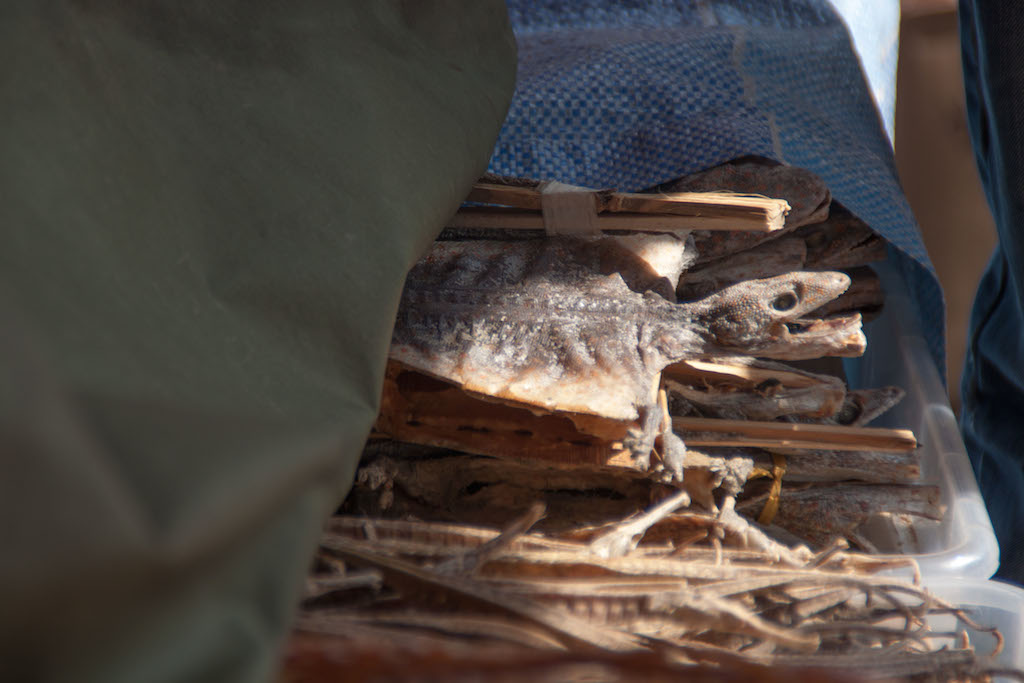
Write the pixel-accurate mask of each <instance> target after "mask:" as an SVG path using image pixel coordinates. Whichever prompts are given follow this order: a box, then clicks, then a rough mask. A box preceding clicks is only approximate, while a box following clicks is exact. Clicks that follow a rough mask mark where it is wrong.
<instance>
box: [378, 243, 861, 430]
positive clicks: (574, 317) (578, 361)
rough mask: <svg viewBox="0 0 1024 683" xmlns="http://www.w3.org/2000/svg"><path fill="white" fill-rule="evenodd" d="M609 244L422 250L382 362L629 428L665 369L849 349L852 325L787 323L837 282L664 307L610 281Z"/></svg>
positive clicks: (838, 287) (636, 274)
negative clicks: (687, 362) (708, 360)
mask: <svg viewBox="0 0 1024 683" xmlns="http://www.w3.org/2000/svg"><path fill="white" fill-rule="evenodd" d="M613 244H614V243H613V242H611V240H610V239H608V238H605V239H597V240H584V239H568V238H566V239H550V240H544V241H532V242H518V243H514V244H509V243H496V242H482V241H477V242H467V243H455V242H448V243H439V244H437V245H435V248H434V249H433V250H432V251H431V252H430V253H429V254H428V255H427V256H426V257H425V258H424V259H423V260H421V261H420V262H419V263H418V264H417V265H416V266H415V267H414V268H413V270H412V272H411V273H410V275H409V277H408V279H407V281H406V288H405V292H404V293H403V297H402V302H401V305H400V308H399V314H398V320H397V322H396V326H395V332H394V336H393V340H392V348H391V357H392V358H393V359H395V360H397V361H399V362H401V363H403V364H404V365H407V366H409V367H412V368H415V369H417V370H419V371H422V372H425V373H427V374H430V375H433V376H436V377H439V378H442V379H445V380H448V381H451V382H454V383H456V384H459V385H460V386H462V387H463V388H464V389H466V390H467V391H471V392H475V393H479V394H484V395H487V396H492V397H495V398H499V399H503V400H510V401H514V402H519V403H523V404H527V405H532V406H536V407H538V408H541V409H544V410H547V411H552V410H560V411H569V412H575V413H585V414H594V415H601V416H605V417H610V418H614V419H635V418H637V417H638V416H639V409H640V407H642V406H649V405H651V402H652V400H653V396H652V386H653V384H654V381H655V380H656V378H657V377H658V374H659V373H660V372H661V369H662V368H663V367H665V365H667V364H669V363H671V362H675V361H678V360H681V359H684V358H693V357H698V356H701V355H704V354H708V353H730V354H752V355H754V354H756V355H766V356H775V357H784V358H804V357H811V356H820V355H822V351H823V350H825V352H827V349H828V347H829V345H830V344H831V345H833V346H837V348H838V351H839V352H840V353H842V352H844V350H845V348H846V347H845V346H844V344H846V342H847V341H848V339H849V338H850V337H852V336H857V335H861V336H862V333H861V332H860V329H859V320H853V319H843V320H841V321H839V322H836V321H804V320H802V319H801V316H803V315H804V314H805V313H807V312H809V311H812V310H815V309H816V308H819V307H820V306H821V305H823V304H824V303H825V302H827V301H830V300H832V299H834V298H835V297H836V296H838V295H839V294H841V293H842V292H843V291H844V290H845V289H846V287H847V286H848V285H849V279H848V278H847V277H846V276H845V275H842V274H840V273H811V274H807V273H793V274H789V275H785V276H780V277H777V278H770V279H766V280H755V281H751V282H747V283H743V284H742V285H737V286H734V287H731V288H726V289H725V290H723V291H721V292H718V293H716V294H713V295H711V296H709V297H706V298H705V299H702V300H701V301H698V302H693V303H689V304H673V303H671V302H669V301H667V300H666V299H664V298H663V297H661V296H658V295H657V294H654V293H653V292H651V291H649V290H647V291H644V293H640V291H637V290H642V288H643V286H644V284H645V282H649V281H650V280H649V278H648V280H646V281H645V279H644V278H645V271H644V270H642V269H641V270H637V271H629V270H628V269H625V268H622V267H621V266H620V265H619V264H620V262H621V259H623V258H625V257H624V256H623V250H622V249H621V248H618V247H615V246H612V245H613ZM609 254H610V255H609ZM630 256H631V257H632V256H633V255H632V254H630ZM610 263H614V266H613V267H611V268H609V266H608V264H610ZM609 270H611V272H608V271H609Z"/></svg>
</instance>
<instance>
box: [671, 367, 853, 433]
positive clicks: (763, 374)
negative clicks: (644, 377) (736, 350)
mask: <svg viewBox="0 0 1024 683" xmlns="http://www.w3.org/2000/svg"><path fill="white" fill-rule="evenodd" d="M663 377H664V380H665V387H666V389H667V390H668V398H669V412H670V413H671V414H673V415H678V416H687V415H692V416H695V417H718V418H722V419H727V420H774V419H777V418H780V417H790V416H792V417H797V416H799V417H803V418H806V419H810V420H814V419H822V418H828V417H830V416H832V415H834V414H836V413H837V412H838V411H839V410H841V408H842V406H843V404H844V401H845V400H846V385H845V384H844V383H843V382H842V380H840V379H838V378H837V377H833V376H831V375H824V374H818V373H812V372H807V371H806V370H800V369H798V368H795V367H791V366H788V365H785V364H782V363H777V362H773V361H768V360H764V359H759V358H744V357H735V358H728V357H725V358H716V359H709V360H700V361H683V362H681V363H676V364H673V365H671V366H669V367H667V368H666V369H665V371H664V373H663Z"/></svg>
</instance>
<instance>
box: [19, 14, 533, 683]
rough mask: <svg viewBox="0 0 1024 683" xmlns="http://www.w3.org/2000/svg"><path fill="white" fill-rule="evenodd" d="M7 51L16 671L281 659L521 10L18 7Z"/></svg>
mask: <svg viewBox="0 0 1024 683" xmlns="http://www.w3.org/2000/svg"><path fill="white" fill-rule="evenodd" d="M0 64H2V66H0V73H2V74H3V80H2V86H0V98H2V101H0V139H2V140H3V147H2V157H0V159H2V160H0V236H2V240H0V461H2V472H0V644H2V645H0V647H2V648H3V651H2V652H0V680H5V681H8V680H10V681H15V680H17V681H29V680H47V681H49V680H69V681H72V680H73V681H91V680H96V681H111V682H113V681H125V682H132V683H139V682H141V681H146V682H148V683H158V682H160V681H217V682H218V683H229V682H231V681H249V680H262V679H265V678H266V677H267V676H269V675H271V674H272V673H273V671H274V666H275V664H276V660H277V657H278V655H279V651H280V646H281V642H282V637H283V635H284V633H285V632H286V629H287V622H288V620H289V618H290V617H291V616H292V613H293V610H294V605H295V602H296V599H297V594H298V588H299V586H300V585H301V580H302V576H303V574H304V572H305V570H306V568H307V566H308V563H309V558H310V554H311V552H312V550H313V548H314V545H315V540H316V537H317V534H318V531H319V528H320V525H321V524H322V521H323V519H324V517H325V515H327V514H328V513H329V512H330V511H331V509H332V508H333V506H335V505H336V504H337V503H338V502H339V500H340V499H341V497H342V496H343V494H344V492H345V491H346V489H347V487H348V485H349V483H350V480H351V477H352V474H353V471H354V467H355V463H356V459H357V457H358V454H359V451H360V449H361V446H362V443H363V440H364V439H365V436H366V434H367V432H368V430H369V428H370V425H371V423H372V421H373V418H374V416H375V414H376V408H377V401H378V398H379V391H380V383H381V377H382V373H383V368H384V362H385V356H386V351H387V345H388V340H389V338H390V331H391V325H392V322H393V318H394V313H395V309H396V306H397V301H398V297H399V293H400V289H401V284H402V280H403V278H404V275H405V272H406V270H407V268H408V267H409V266H410V265H411V263H412V262H413V261H414V259H415V258H416V256H417V254H419V253H420V252H421V251H422V249H423V248H424V247H425V246H426V244H427V243H428V241H429V240H430V239H432V238H433V236H434V235H435V234H436V232H437V231H438V230H439V229H440V227H441V225H442V224H443V222H444V221H445V219H446V218H447V217H448V216H449V215H451V213H452V212H453V211H454V210H455V208H456V207H457V205H458V203H459V201H460V199H461V198H462V197H463V196H464V195H465V193H466V192H467V190H468V188H469V185H470V184H471V183H472V181H473V180H474V179H475V178H476V177H477V176H478V175H479V174H480V173H481V172H482V171H483V169H484V167H485V166H486V162H487V158H488V156H489V153H490V149H491V145H492V144H493V141H494V138H495V137H496V135H497V132H498V129H499V126H500V123H501V121H502V119H503V117H504V114H505V110H506V107H507V105H508V100H509V98H510V97H511V93H512V88H513V82H514V76H515V48H514V43H513V39H512V35H511V32H510V30H509V28H508V25H507V18H506V15H505V9H504V6H503V3H502V2H501V1H500V0H486V1H483V0H465V1H463V2H456V1H452V2H419V1H416V0H409V1H407V2H398V1H387V2H379V1H377V2H369V1H358V0H354V1H349V2H337V1H329V0H322V1H321V0H291V1H290V2H276V3H275V2H256V1H242V0H220V1H217V0H212V1H205V2H201V1H197V0H166V1H163V0H161V1H154V0H140V1H137V2H124V1H115V0H78V1H76V2H70V1H66V2H46V1H42V2H40V1H38V0H37V1H28V0H17V1H15V0H11V1H10V2H6V3H4V4H3V5H2V7H0Z"/></svg>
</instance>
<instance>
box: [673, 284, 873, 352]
mask: <svg viewBox="0 0 1024 683" xmlns="http://www.w3.org/2000/svg"><path fill="white" fill-rule="evenodd" d="M849 286H850V278H849V276H847V275H845V274H843V273H838V272H821V273H812V272H795V273H788V274H786V275H779V276H776V277H771V278H764V279H761V280H748V281H746V282H741V283H739V284H735V285H732V286H730V287H726V288H725V289H723V290H722V291H720V292H718V293H716V294H712V295H710V296H708V297H705V298H704V299H701V300H699V301H696V302H693V303H690V304H682V305H680V306H678V314H679V315H682V316H684V317H686V318H687V330H688V331H691V332H692V331H693V330H701V331H703V333H704V334H705V335H706V336H707V343H708V344H709V346H711V347H713V348H716V349H718V350H720V351H724V352H731V353H742V354H747V355H762V356H766V357H774V358H790V359H794V358H803V357H808V353H811V352H812V351H813V355H816V356H821V355H823V354H822V353H820V350H821V348H822V345H823V344H831V343H841V342H842V340H844V339H846V338H848V337H850V336H855V335H857V334H860V319H859V317H857V316H847V317H845V318H840V319H836V320H805V319H803V317H802V316H804V315H805V314H807V313H810V312H811V311H814V310H815V309H817V308H820V307H821V306H822V305H824V304H825V303H827V302H829V301H831V300H833V299H835V298H836V297H838V296H839V295H840V294H842V293H843V292H844V291H846V288H847V287H849ZM694 323H698V324H696V325H695V324H694ZM655 343H656V344H657V345H658V347H659V350H661V351H662V353H663V354H664V355H665V356H666V357H669V358H673V360H674V359H676V358H680V357H682V356H681V355H680V354H679V353H674V351H675V349H674V348H673V345H674V344H675V343H676V339H675V337H674V335H673V334H672V333H671V331H669V332H668V333H667V334H662V337H661V338H660V339H658V340H657V341H656V342H655Z"/></svg>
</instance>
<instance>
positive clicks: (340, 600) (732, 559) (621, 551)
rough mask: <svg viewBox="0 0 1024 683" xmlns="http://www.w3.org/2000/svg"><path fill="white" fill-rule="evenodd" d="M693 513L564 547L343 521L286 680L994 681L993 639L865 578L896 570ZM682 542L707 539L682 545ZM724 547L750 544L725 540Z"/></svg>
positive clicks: (622, 526) (464, 528)
mask: <svg viewBox="0 0 1024 683" xmlns="http://www.w3.org/2000/svg"><path fill="white" fill-rule="evenodd" d="M687 502H688V500H687V496H686V494H685V493H684V492H676V493H674V494H670V495H669V496H667V497H666V498H665V499H663V500H662V501H660V502H659V503H657V504H655V505H653V506H651V507H650V508H649V509H648V510H646V511H645V512H644V513H642V514H639V515H635V516H631V517H629V518H626V519H624V520H619V521H616V522H613V523H610V524H605V525H601V526H597V527H592V528H589V529H585V530H583V529H576V530H574V531H571V532H566V533H562V534H556V533H540V532H536V531H534V532H531V531H529V529H530V527H531V526H532V525H533V524H534V523H535V522H537V521H538V520H540V518H541V517H542V515H543V510H544V508H543V506H541V505H534V506H532V507H531V508H530V510H529V511H528V512H527V513H526V514H525V515H522V516H520V517H519V518H517V519H514V520H513V521H512V522H511V523H509V524H508V525H506V528H505V530H504V531H503V532H501V533H499V532H498V531H496V530H491V529H487V528H484V527H480V526H469V525H464V524H450V523H442V522H423V521H404V520H392V521H389V520H381V519H370V518H367V517H352V516H337V517H335V518H333V519H332V520H331V522H330V524H329V525H328V528H327V530H326V532H325V534H324V536H323V538H322V540H321V552H320V555H319V557H318V560H317V567H316V569H315V571H314V573H313V574H312V575H311V576H310V578H309V579H308V581H307V587H306V596H305V602H304V608H303V610H302V613H301V616H300V618H299V622H298V625H297V627H298V630H299V632H300V633H301V634H303V637H304V638H305V639H299V640H297V641H294V643H293V648H294V649H293V651H292V655H291V658H290V659H289V663H288V666H287V667H286V673H285V680H289V681H295V682H297V681H306V682H307V683H311V682H312V681H326V680H331V678H329V676H330V675H332V674H331V672H332V671H333V672H334V673H335V674H337V673H338V672H344V677H345V678H344V679H345V680H351V681H368V680H478V679H479V677H480V676H483V675H485V674H486V677H487V678H488V680H491V679H492V677H494V679H495V680H516V679H517V678H518V679H520V680H521V679H522V677H524V676H527V675H529V676H531V677H534V678H538V679H539V680H610V681H631V680H680V678H681V677H682V676H686V678H687V679H689V678H690V677H703V676H707V677H710V676H712V675H717V677H718V678H717V679H718V680H721V678H722V677H726V676H729V675H732V676H737V677H742V678H743V679H744V680H775V679H776V678H777V676H778V675H779V674H780V673H781V672H783V671H786V672H788V673H789V675H796V676H797V677H798V678H799V679H800V680H811V678H810V676H812V674H809V673H808V672H807V671H806V670H804V669H806V668H807V667H813V669H815V670H816V673H814V674H813V677H814V678H816V679H817V680H862V679H876V678H884V679H887V680H939V681H953V680H985V678H986V676H987V675H988V673H989V671H988V670H987V667H989V668H990V666H991V665H986V662H987V661H989V660H988V658H987V657H988V655H989V654H994V653H997V652H998V651H999V649H1000V648H1001V647H1002V641H1001V636H1000V635H999V634H998V632H996V631H994V630H992V629H985V628H984V627H982V626H980V625H978V624H975V623H974V622H972V621H971V620H970V618H969V617H967V616H966V615H964V614H962V613H961V612H960V611H959V610H957V609H956V607H955V606H953V605H949V604H947V603H945V602H943V601H942V600H939V599H937V598H935V597H934V596H932V595H930V594H929V593H928V592H927V591H926V590H924V589H922V588H921V587H920V586H918V585H915V584H913V583H908V582H906V581H902V580H898V579H894V578H891V577H885V576H881V575H878V574H877V572H878V571H879V570H882V569H887V568H892V566H893V565H895V564H900V563H899V562H894V561H891V560H890V561H884V560H880V559H877V558H871V557H869V556H865V555H861V554H856V553H849V552H845V551H844V549H843V547H842V544H836V545H834V546H832V547H830V548H828V549H827V550H825V551H823V552H820V553H817V554H814V553H811V552H810V551H808V550H807V549H806V548H802V549H798V550H791V549H789V548H786V547H785V546H782V545H779V544H777V543H775V542H773V541H771V540H770V539H768V538H767V537H765V536H763V535H761V534H760V532H759V531H758V530H756V529H755V528H753V527H751V526H750V525H749V524H747V523H746V522H744V521H743V519H742V518H741V517H740V516H739V515H737V514H735V512H733V511H731V510H729V511H723V512H725V514H718V515H711V514H707V513H696V512H684V513H679V512H674V511H676V510H678V509H679V508H682V507H685V505H686V503H687ZM659 525H660V526H662V527H663V528H662V529H661V532H660V533H657V532H655V529H656V528H657V527H658V526H659ZM681 528H688V529H690V530H691V533H690V535H689V536H685V535H680V529H681ZM694 530H698V531H700V532H703V535H704V536H705V537H707V538H710V539H712V540H713V541H714V542H713V543H712V544H711V545H704V544H701V543H695V542H693V539H695V538H697V537H699V536H700V534H699V533H698V534H696V535H695V534H693V533H692V532H693V531H694ZM652 532H654V533H652ZM666 532H667V533H666ZM666 535H671V536H672V537H673V538H675V539H676V542H673V541H665V540H663V539H664V537H665V536H666ZM732 536H741V537H743V538H744V539H745V540H744V542H745V543H746V544H747V546H748V547H747V548H745V549H738V548H733V547H728V546H726V545H724V544H723V543H722V541H723V540H726V542H728V540H727V539H729V538H730V537H732ZM641 538H643V542H642V543H640V542H639V541H640V539H641ZM687 538H688V539H689V540H690V542H689V543H688V542H687V541H686V539H687ZM679 539H683V540H682V542H678V541H679ZM937 614H954V615H956V616H957V617H958V618H959V619H960V620H961V622H962V623H963V624H964V625H966V626H969V627H971V628H973V629H975V630H976V631H980V632H982V633H988V634H990V636H991V637H990V638H986V642H985V643H979V645H981V646H982V647H983V648H984V649H985V652H984V653H979V652H977V651H976V650H975V649H973V647H972V645H971V643H970V642H969V641H968V639H967V635H966V631H958V632H935V631H931V630H929V628H928V626H927V621H928V619H929V618H930V617H932V616H934V615H937ZM313 636H318V637H320V639H316V638H313ZM327 636H330V638H325V637H327ZM311 638H312V639H311ZM709 665H713V666H715V667H717V672H716V673H715V674H709V672H708V671H707V667H708V666H709ZM795 669H801V671H798V672H794V670H795ZM318 676H323V677H322V678H320V677H318Z"/></svg>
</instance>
